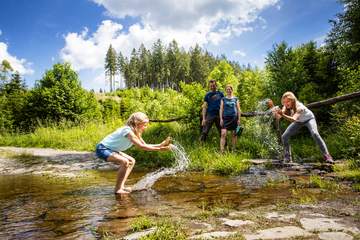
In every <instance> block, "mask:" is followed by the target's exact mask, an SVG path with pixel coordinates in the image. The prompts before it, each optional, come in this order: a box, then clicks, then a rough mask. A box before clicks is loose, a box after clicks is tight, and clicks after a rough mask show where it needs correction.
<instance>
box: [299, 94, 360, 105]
mask: <svg viewBox="0 0 360 240" xmlns="http://www.w3.org/2000/svg"><path fill="white" fill-rule="evenodd" d="M358 97H360V91H358V92H354V93H349V94H346V95H342V96H338V97H333V98H329V99H325V100H322V101H319V102H313V103H309V104H307V105H306V106H307V107H308V108H318V107H322V106H326V105H331V104H334V103H337V102H342V101H346V100H351V99H354V98H358Z"/></svg>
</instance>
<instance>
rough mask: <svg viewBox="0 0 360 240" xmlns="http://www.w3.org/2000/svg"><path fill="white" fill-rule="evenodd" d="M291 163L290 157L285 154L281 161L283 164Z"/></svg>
mask: <svg viewBox="0 0 360 240" xmlns="http://www.w3.org/2000/svg"><path fill="white" fill-rule="evenodd" d="M289 162H292V160H291V156H290V155H288V154H285V156H284V159H283V163H289Z"/></svg>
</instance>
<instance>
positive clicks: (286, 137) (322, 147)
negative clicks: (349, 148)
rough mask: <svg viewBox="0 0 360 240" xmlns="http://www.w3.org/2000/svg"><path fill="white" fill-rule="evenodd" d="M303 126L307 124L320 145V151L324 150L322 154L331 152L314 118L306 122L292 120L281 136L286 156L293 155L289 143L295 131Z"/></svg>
mask: <svg viewBox="0 0 360 240" xmlns="http://www.w3.org/2000/svg"><path fill="white" fill-rule="evenodd" d="M303 126H306V127H307V128H308V129H309V131H310V133H311V136H312V138H313V139H314V140H315V142H316V144H317V145H318V146H319V147H320V151H321V152H322V154H323V155H325V154H329V151H328V149H327V147H326V144H325V142H324V140H323V139H322V138H321V136H320V134H319V132H318V129H317V124H316V120H315V118H312V119H310V120H308V121H306V122H292V123H291V124H290V125H289V126H288V128H287V129H286V130H285V132H284V133H283V135H282V136H281V140H282V142H283V144H284V150H285V156H288V157H289V156H290V155H291V153H290V144H289V139H290V137H291V136H293V135H295V133H296V132H297V131H299V129H300V128H302V127H303Z"/></svg>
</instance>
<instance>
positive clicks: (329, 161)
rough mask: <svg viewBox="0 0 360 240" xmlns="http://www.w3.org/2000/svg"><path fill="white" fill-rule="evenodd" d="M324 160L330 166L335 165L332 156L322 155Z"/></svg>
mask: <svg viewBox="0 0 360 240" xmlns="http://www.w3.org/2000/svg"><path fill="white" fill-rule="evenodd" d="M324 160H325V162H327V163H330V164H334V163H335V161H334V159H333V158H332V156H331V155H330V154H325V155H324Z"/></svg>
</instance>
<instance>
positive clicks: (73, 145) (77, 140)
mask: <svg viewBox="0 0 360 240" xmlns="http://www.w3.org/2000/svg"><path fill="white" fill-rule="evenodd" d="M121 125H122V122H121V121H120V120H118V121H113V122H109V123H108V124H101V123H87V124H82V125H79V126H75V127H68V126H66V124H65V126H64V125H62V126H49V127H39V128H37V129H36V130H35V131H34V132H32V133H26V134H22V133H3V134H1V135H0V146H18V147H39V148H55V149H68V150H84V151H93V150H94V148H95V144H96V143H97V142H98V141H99V140H101V139H102V138H103V137H104V136H105V135H106V134H108V133H110V132H112V131H114V130H115V129H116V128H118V127H120V126H121Z"/></svg>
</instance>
